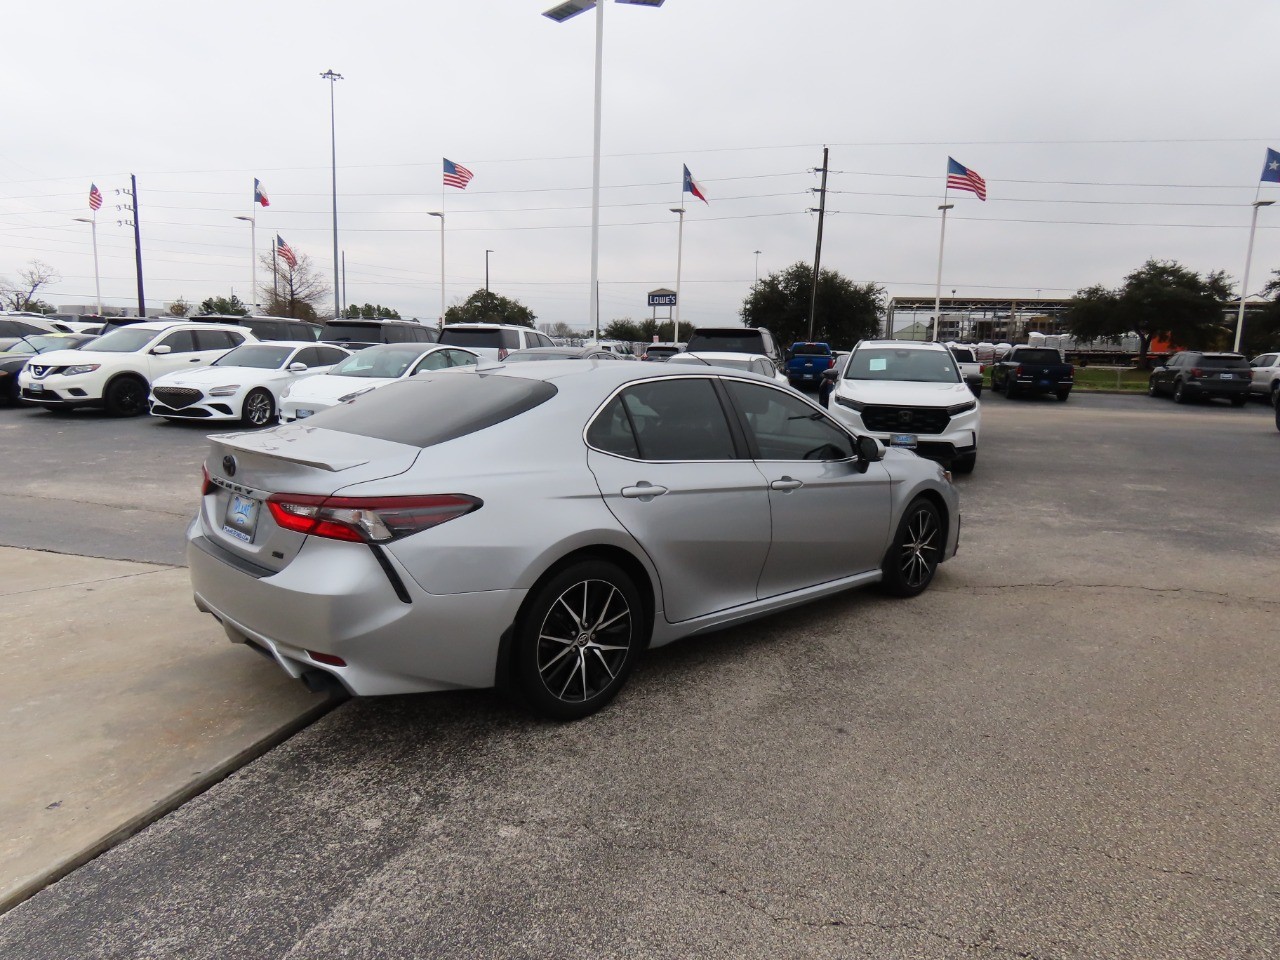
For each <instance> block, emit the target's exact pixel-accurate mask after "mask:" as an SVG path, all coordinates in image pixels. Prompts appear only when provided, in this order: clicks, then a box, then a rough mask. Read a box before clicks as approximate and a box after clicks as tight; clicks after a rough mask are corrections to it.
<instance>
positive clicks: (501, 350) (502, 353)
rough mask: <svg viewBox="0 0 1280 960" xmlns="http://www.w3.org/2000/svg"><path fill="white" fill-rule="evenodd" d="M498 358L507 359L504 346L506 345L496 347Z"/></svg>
mask: <svg viewBox="0 0 1280 960" xmlns="http://www.w3.org/2000/svg"><path fill="white" fill-rule="evenodd" d="M498 359H499V360H505V359H507V348H506V347H499V348H498Z"/></svg>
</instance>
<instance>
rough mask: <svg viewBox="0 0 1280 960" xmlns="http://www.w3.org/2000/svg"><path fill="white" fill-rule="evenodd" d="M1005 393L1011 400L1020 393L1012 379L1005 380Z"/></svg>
mask: <svg viewBox="0 0 1280 960" xmlns="http://www.w3.org/2000/svg"><path fill="white" fill-rule="evenodd" d="M1004 395H1005V397H1006V398H1008V399H1009V400H1012V399H1013V398H1014V397H1016V396H1017V395H1018V391H1017V389H1016V388H1015V387H1014V385H1013V381H1012V380H1006V381H1005V382H1004Z"/></svg>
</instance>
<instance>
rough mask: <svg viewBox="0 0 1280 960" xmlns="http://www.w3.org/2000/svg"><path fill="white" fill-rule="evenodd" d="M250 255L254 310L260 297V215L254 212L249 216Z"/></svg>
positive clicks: (250, 302) (251, 306)
mask: <svg viewBox="0 0 1280 960" xmlns="http://www.w3.org/2000/svg"><path fill="white" fill-rule="evenodd" d="M249 256H250V257H251V258H252V263H253V269H252V271H251V272H250V274H249V282H250V284H251V286H250V287H249V309H250V310H252V309H253V308H254V307H255V306H256V305H257V297H258V217H257V214H254V215H253V216H252V217H250V218H249Z"/></svg>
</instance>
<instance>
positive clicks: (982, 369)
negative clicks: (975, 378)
mask: <svg viewBox="0 0 1280 960" xmlns="http://www.w3.org/2000/svg"><path fill="white" fill-rule="evenodd" d="M978 372H979V373H986V372H987V365H986V364H985V363H980V364H978Z"/></svg>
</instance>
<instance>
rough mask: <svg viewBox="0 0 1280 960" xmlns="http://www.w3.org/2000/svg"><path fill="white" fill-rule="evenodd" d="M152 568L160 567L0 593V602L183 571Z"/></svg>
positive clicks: (172, 567)
mask: <svg viewBox="0 0 1280 960" xmlns="http://www.w3.org/2000/svg"><path fill="white" fill-rule="evenodd" d="M121 562H122V563H130V562H132V561H128V560H125V561H121ZM154 566H159V567H161V569H159V570H140V571H139V572H137V573H122V574H120V575H118V576H115V577H97V578H95V579H93V580H75V581H73V582H71V583H53V584H46V585H45V586H43V587H32V588H31V589H30V590H13V591H9V592H5V593H0V600H3V599H5V598H6V597H21V596H25V595H26V594H29V593H42V592H44V591H46V590H65V589H66V588H67V587H83V586H85V585H87V584H93V583H111V582H112V581H114V580H129V579H132V578H133V577H153V576H155V575H156V574H158V573H168V572H169V571H170V570H181V569H183V568H182V567H178V566H171V565H163V566H162V565H161V564H154Z"/></svg>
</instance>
